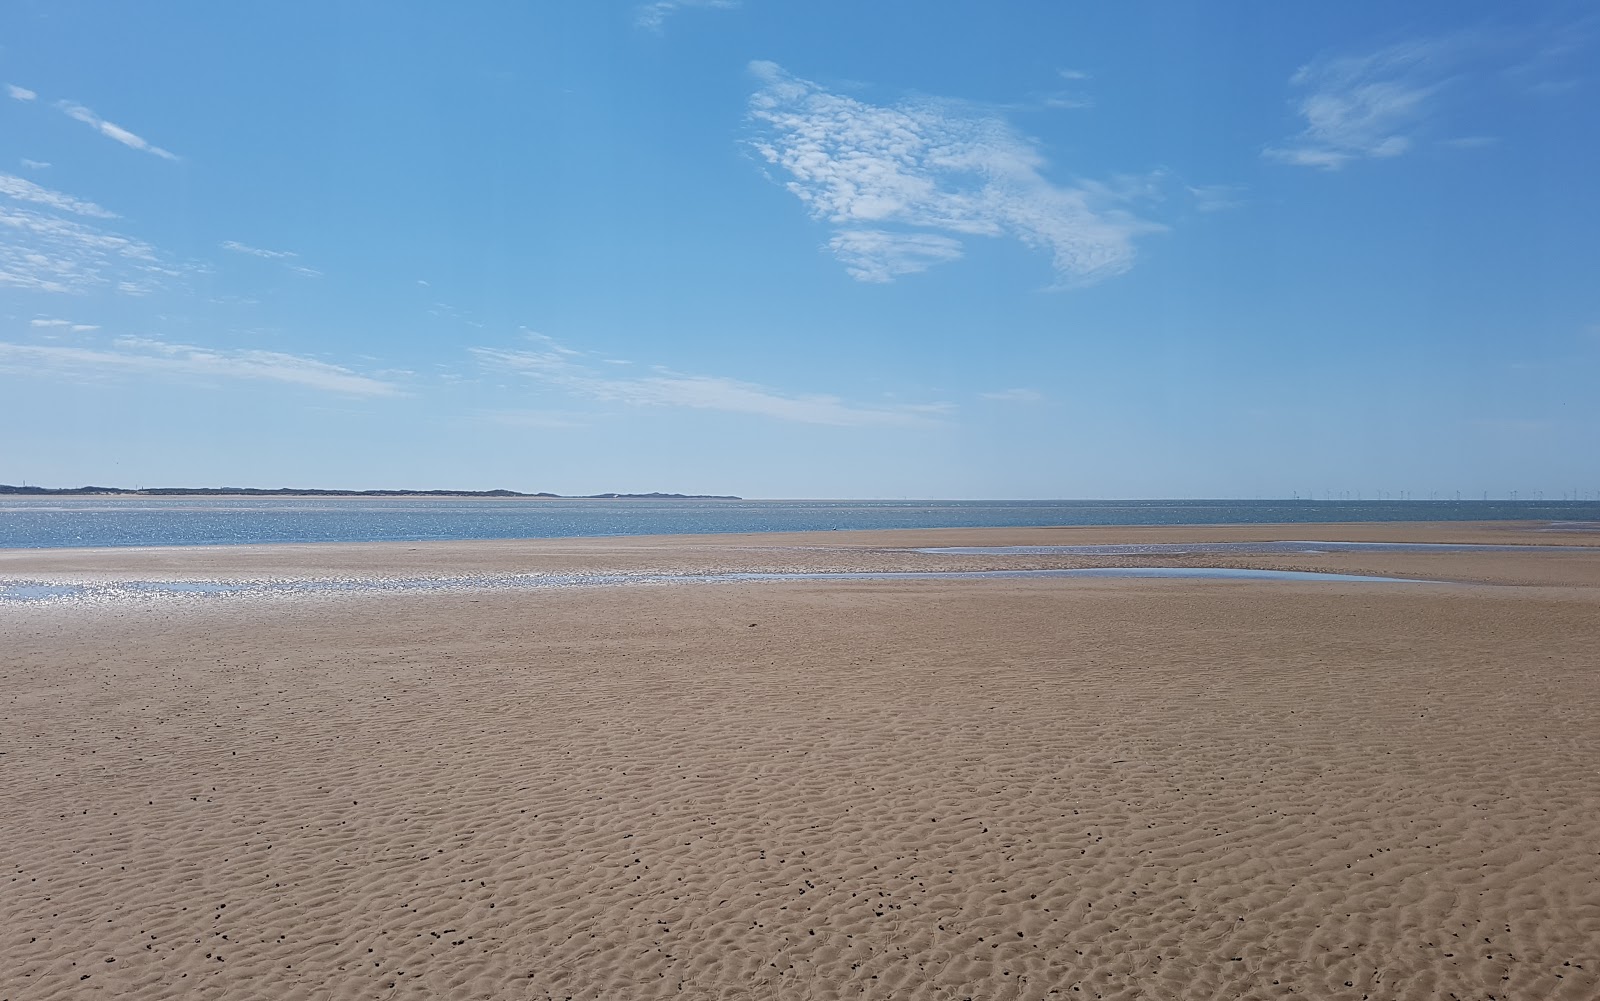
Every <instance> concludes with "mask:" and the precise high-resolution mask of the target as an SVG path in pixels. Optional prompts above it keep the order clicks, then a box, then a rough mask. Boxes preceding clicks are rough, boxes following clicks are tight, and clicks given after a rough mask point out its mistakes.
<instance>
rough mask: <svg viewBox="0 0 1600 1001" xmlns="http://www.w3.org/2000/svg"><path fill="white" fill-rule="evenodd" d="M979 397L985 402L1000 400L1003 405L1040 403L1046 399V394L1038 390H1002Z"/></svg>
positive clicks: (980, 394) (981, 394) (982, 394)
mask: <svg viewBox="0 0 1600 1001" xmlns="http://www.w3.org/2000/svg"><path fill="white" fill-rule="evenodd" d="M978 395H979V396H981V397H982V398H983V399H985V400H998V401H1000V402H1002V403H1038V402H1039V401H1040V400H1042V399H1044V394H1043V393H1041V392H1039V391H1038V390H1037V389H1001V390H998V391H996V392H993V393H979V394H978Z"/></svg>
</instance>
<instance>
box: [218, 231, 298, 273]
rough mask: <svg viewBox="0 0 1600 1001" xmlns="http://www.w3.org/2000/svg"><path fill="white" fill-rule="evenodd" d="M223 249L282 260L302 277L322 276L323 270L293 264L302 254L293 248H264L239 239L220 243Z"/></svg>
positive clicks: (272, 259)
mask: <svg viewBox="0 0 1600 1001" xmlns="http://www.w3.org/2000/svg"><path fill="white" fill-rule="evenodd" d="M220 246H221V247H222V249H223V250H231V251H233V252H234V253H236V254H248V255H249V256H251V257H260V258H262V259H264V260H268V261H282V262H283V266H284V267H286V268H288V269H289V270H290V271H293V272H294V273H295V274H297V275H299V276H301V277H302V278H321V277H322V272H320V271H318V270H317V269H316V268H308V267H306V266H305V265H303V264H291V263H289V262H290V261H293V260H294V259H295V258H298V257H299V256H300V255H299V254H297V253H295V252H294V251H292V250H263V249H261V248H260V247H252V246H250V245H249V244H245V243H240V242H239V241H238V240H224V241H222V243H221V244H220Z"/></svg>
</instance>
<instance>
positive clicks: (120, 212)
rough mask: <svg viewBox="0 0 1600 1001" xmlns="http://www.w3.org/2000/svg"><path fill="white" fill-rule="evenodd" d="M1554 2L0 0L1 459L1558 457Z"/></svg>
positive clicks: (1564, 368) (225, 477)
mask: <svg viewBox="0 0 1600 1001" xmlns="http://www.w3.org/2000/svg"><path fill="white" fill-rule="evenodd" d="M1597 46H1600V15H1596V14H1595V13H1593V11H1592V8H1590V7H1589V6H1588V5H1586V4H1581V3H1570V4H1561V3H1540V4H1523V5H1512V4H1504V3H1500V2H1492V3H1482V2H1455V0H1452V2H1419V3H1414V4H1393V3H1388V2H1382V3H1378V2H1362V0H1354V2H1350V3H1341V4H1282V3H1270V2H1254V3H1251V2H1241V3H1237V4H1213V3H1207V2H1198V0H1197V2H1192V3H1177V2H1172V3H1143V2H1128V3H1116V4H1089V3H1065V2H1053V0H1052V2H1044V0H1038V2H1020V0H1019V2H1006V0H998V2H986V3H976V2H973V3H957V2H950V3H939V4H929V3H926V2H921V0H882V2H874V3H871V4H863V3H860V2H857V0H850V2H843V0H838V2H835V0H807V2H803V3H802V2H781V0H654V2H643V3H640V2H614V3H613V2H601V0H571V2H558V0H551V2H545V3H538V4H532V3H523V2H515V3H513V2H502V3H487V2H486V3H481V4H470V5H457V4H437V3H415V2H391V0H384V2H369V3H357V2H343V0H317V2H314V3H300V2H288V0H286V2H281V3H274V4H252V5H244V4H215V3H209V2H207V3H201V2H177V0H173V2H165V3H162V4H158V5H153V6H152V5H145V4H124V3H112V2H109V0H108V2H98V3H86V2H74V0H15V2H11V3H7V4H5V5H3V6H0V413H3V414H4V417H3V420H0V483H13V484H16V483H30V484H37V485H45V486H77V485H82V484H88V483H93V484H105V485H114V486H125V487H137V486H145V487H151V486H171V485H185V486H220V485H231V486H252V487H279V486H302V487H340V488H369V489H370V488H414V489H428V488H456V489H490V488H508V489H514V490H524V491H554V492H557V493H564V494H583V493H597V492H601V491H625V492H632V491H637V492H644V491H654V490H659V491H673V492H682V493H717V494H739V495H742V496H746V497H841V498H853V497H895V498H898V497H927V498H1119V497H1289V496H1295V495H1298V496H1301V497H1305V496H1316V497H1323V496H1328V497H1344V496H1350V497H1356V496H1361V497H1364V498H1373V497H1377V496H1380V493H1381V494H1382V495H1383V496H1391V497H1392V496H1399V495H1400V494H1401V492H1406V493H1407V494H1408V495H1409V496H1412V497H1417V498H1426V497H1429V496H1432V495H1435V494H1437V495H1438V496H1440V497H1449V496H1454V495H1455V493H1456V492H1457V491H1459V492H1460V494H1461V495H1462V496H1464V497H1478V496H1481V495H1482V494H1484V493H1487V494H1488V495H1489V496H1491V497H1504V496H1508V495H1509V494H1510V493H1511V492H1512V491H1518V492H1519V494H1520V496H1522V497H1532V496H1534V495H1535V494H1536V493H1538V492H1543V493H1544V495H1545V496H1546V497H1550V498H1554V497H1559V496H1564V495H1565V496H1571V495H1574V494H1577V495H1581V496H1584V497H1591V496H1600V241H1597V238H1596V234H1597V233H1600V184H1597V182H1596V178H1600V92H1597V91H1600V48H1597Z"/></svg>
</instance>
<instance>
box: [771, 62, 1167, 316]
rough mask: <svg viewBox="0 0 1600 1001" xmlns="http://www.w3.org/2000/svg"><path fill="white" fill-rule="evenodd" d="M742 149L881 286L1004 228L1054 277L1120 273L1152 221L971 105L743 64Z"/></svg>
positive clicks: (1071, 280) (852, 267)
mask: <svg viewBox="0 0 1600 1001" xmlns="http://www.w3.org/2000/svg"><path fill="white" fill-rule="evenodd" d="M750 69H751V72H753V73H754V74H755V75H756V77H757V79H759V80H760V81H761V83H762V86H761V89H759V90H758V91H756V93H755V95H754V96H753V97H751V99H750V118H751V120H752V121H753V122H754V123H755V124H756V126H757V128H758V136H757V138H756V139H755V141H754V143H753V145H754V147H755V149H756V151H757V152H758V153H759V154H760V155H761V157H762V158H763V159H764V160H765V161H766V162H767V163H769V164H771V165H772V166H774V167H777V168H779V169H781V170H782V171H783V172H784V173H785V174H787V175H788V177H789V178H790V179H789V180H788V181H787V182H786V183H785V187H786V188H787V189H788V190H789V191H790V193H792V194H793V195H795V197H797V198H799V199H800V201H801V202H802V203H803V204H804V205H805V207H806V209H807V210H808V211H809V212H810V213H811V215H812V217H813V218H816V219H818V220H821V221H824V222H827V223H829V224H831V225H832V226H833V227H834V228H835V235H834V237H833V238H832V239H831V240H830V241H829V244H828V246H829V249H831V250H832V251H833V252H834V253H835V254H836V255H837V256H838V257H839V258H840V259H841V260H842V261H843V262H844V264H845V268H846V270H848V271H849V273H850V274H851V275H852V276H854V277H855V278H857V279H859V280H861V281H867V282H886V281H891V280H893V279H894V278H895V277H897V276H899V275H904V274H911V273H914V272H917V271H923V270H926V269H927V268H929V267H932V266H933V265H935V264H940V263H944V262H947V261H952V260H955V259H957V258H959V257H960V256H961V252H962V241H963V240H964V239H965V238H967V237H974V236H984V237H1011V238H1013V239H1016V240H1020V241H1021V242H1022V243H1024V244H1025V245H1027V246H1029V247H1032V248H1034V249H1036V250H1040V251H1043V252H1045V253H1048V254H1049V255H1050V258H1051V263H1052V265H1053V267H1054V268H1055V271H1056V274H1057V276H1058V278H1059V283H1060V284H1063V285H1083V284H1088V283H1091V282H1095V281H1099V280H1102V279H1105V278H1109V277H1112V276H1114V275H1118V274H1121V273H1122V272H1124V271H1127V270H1128V268H1129V267H1131V266H1132V264H1133V258H1134V247H1133V241H1134V238H1135V237H1136V236H1138V235H1140V234H1143V233H1149V232H1152V231H1155V230H1159V229H1161V228H1162V227H1160V226H1158V225H1156V224H1154V223H1151V222H1147V221H1144V220H1141V219H1138V218H1136V217H1135V216H1133V215H1132V214H1131V213H1130V212H1128V211H1127V208H1126V206H1127V204H1128V203H1127V201H1126V199H1125V198H1124V197H1123V192H1121V191H1119V190H1117V188H1116V187H1115V186H1113V185H1106V184H1096V183H1092V182H1083V183H1076V184H1056V183H1053V182H1051V181H1050V180H1048V179H1046V178H1045V176H1044V174H1043V173H1042V172H1043V170H1044V169H1045V167H1046V166H1047V164H1046V162H1045V159H1044V157H1043V156H1042V155H1041V154H1040V152H1039V150H1038V148H1037V146H1036V144H1035V143H1034V142H1033V141H1032V140H1030V139H1028V138H1027V137H1025V136H1023V135H1021V134H1019V133H1018V132H1016V130H1014V129H1013V128H1012V127H1011V126H1010V125H1009V124H1007V123H1006V122H1004V121H1003V120H1001V119H1000V118H998V117H996V116H994V115H992V114H989V113H987V112H985V111H983V110H982V109H977V108H974V107H973V106H971V105H967V104H962V103H959V102H954V101H937V100H917V101H908V102H905V103H902V104H899V105H896V106H894V107H884V106H879V105H873V104H867V103H865V102H863V101H858V100H856V99H854V98H851V97H844V96H842V95H838V94H834V93H831V92H829V91H827V90H825V89H823V88H822V87H820V86H818V85H817V84H815V83H812V82H811V81H809V80H802V79H800V78H799V77H795V76H792V75H790V74H789V73H787V72H785V71H784V70H783V69H782V68H781V67H779V66H778V65H776V64H775V63H770V62H755V63H751V64H750Z"/></svg>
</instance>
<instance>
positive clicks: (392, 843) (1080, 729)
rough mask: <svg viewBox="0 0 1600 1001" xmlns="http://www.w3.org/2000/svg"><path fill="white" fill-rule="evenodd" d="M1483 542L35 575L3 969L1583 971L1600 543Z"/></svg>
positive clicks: (1069, 984)
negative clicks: (1246, 568)
mask: <svg viewBox="0 0 1600 1001" xmlns="http://www.w3.org/2000/svg"><path fill="white" fill-rule="evenodd" d="M1188 532H1189V535H1190V536H1191V537H1193V536H1198V535H1199V534H1200V533H1198V532H1195V531H1194V530H1188ZM1109 534H1113V535H1120V536H1121V537H1122V538H1127V537H1128V536H1129V534H1130V533H1129V532H1128V530H1115V531H1114V532H1110V533H1109ZM1317 537H1319V538H1327V537H1328V536H1326V535H1321V536H1317ZM1413 537H1415V536H1413ZM899 538H903V537H899ZM952 540H959V541H952ZM780 541H781V542H782V544H783V545H789V544H792V543H793V540H748V541H747V542H744V543H741V545H746V546H749V547H750V548H751V549H752V550H754V549H756V548H759V544H761V543H763V542H768V543H772V544H774V545H777V544H778V543H779V542H780ZM813 541H815V540H813ZM906 541H907V543H908V544H911V545H923V544H945V545H960V544H1030V543H1029V542H1018V543H998V542H995V541H994V539H993V537H992V536H985V535H984V533H972V532H967V533H966V534H964V535H962V534H959V533H957V534H950V535H947V536H941V538H940V540H939V541H938V542H924V541H922V540H921V539H917V540H914V541H912V540H906ZM1084 541H1089V540H1087V539H1086V540H1084ZM1094 541H1105V540H1104V539H1103V538H1100V539H1096V540H1094ZM1133 541H1152V540H1150V539H1148V538H1141V539H1136V540H1133ZM1423 541H1430V540H1428V539H1424V540H1423ZM1458 541H1459V540H1458ZM1539 541H1546V542H1555V541H1558V540H1553V539H1546V538H1544V537H1542V536H1541V537H1540V538H1539ZM607 542H608V543H611V544H614V545H616V546H621V547H622V548H627V547H629V546H641V547H642V546H644V545H645V544H644V543H632V542H620V541H618V540H607ZM882 542H883V540H881V539H875V540H871V541H870V542H868V543H864V544H862V545H864V547H865V549H864V550H863V551H865V550H870V549H872V548H873V547H875V546H879V545H881V543H882ZM1034 544H1036V543H1034ZM543 545H546V546H552V547H556V546H558V544H555V543H544V544H543ZM652 545H657V544H652ZM705 545H710V544H709V543H706V542H703V541H700V540H697V541H695V542H693V544H692V547H699V546H705ZM684 546H685V547H686V549H685V551H688V549H689V548H692V547H691V546H690V544H689V543H687V542H686V543H684ZM571 548H573V549H576V550H583V549H585V548H586V546H585V545H575V546H572V547H571ZM596 548H597V549H605V547H604V546H596ZM606 551H607V552H613V553H615V552H620V551H621V550H619V549H610V550H606ZM694 551H695V552H699V551H700V550H698V549H695V550H694ZM185 552H195V551H185ZM529 552H532V550H531V549H530V550H524V551H523V554H522V555H520V556H517V557H516V560H517V561H519V565H525V564H528V563H529V561H530V560H531V561H533V562H535V563H537V558H536V557H534V556H529V555H528V553H529ZM1556 555H1560V554H1556ZM157 556H158V557H159V558H160V559H161V560H164V561H166V564H167V565H168V566H169V568H171V570H172V572H174V573H185V574H203V573H205V572H208V571H206V570H205V566H203V565H202V566H197V565H196V562H197V561H198V562H200V563H204V561H216V560H225V559H226V558H227V557H226V554H219V553H216V552H211V553H206V554H203V555H202V556H199V557H194V558H192V559H189V558H186V557H184V556H182V555H181V554H173V553H165V554H159V553H158V554H157ZM436 556H437V558H438V559H440V560H444V559H445V554H444V553H443V551H442V550H441V551H440V552H439V553H438V554H436ZM71 558H72V559H76V560H85V559H89V557H86V556H84V555H83V554H77V555H75V556H72V557H71ZM124 558H125V559H129V560H132V561H133V562H134V563H135V564H136V565H135V567H134V569H133V570H132V571H129V569H128V566H127V565H125V564H124V565H118V564H116V562H115V557H114V555H113V556H104V557H101V558H100V559H101V560H102V562H103V566H104V569H105V570H106V572H108V573H123V572H147V571H148V566H146V567H145V568H144V569H143V570H141V568H140V567H139V566H137V563H138V560H140V559H154V558H156V557H139V556H125V557H124ZM261 558H262V559H263V560H268V561H269V562H270V560H288V559H291V557H287V556H283V555H282V554H278V555H272V554H268V555H267V556H264V557H261ZM292 558H293V559H299V560H302V561H305V560H308V559H310V557H308V556H304V555H300V556H294V557H292ZM363 558H364V559H383V560H390V561H391V562H393V561H399V562H403V561H404V559H405V557H404V556H403V554H390V555H387V556H381V557H378V556H370V555H369V556H368V557H363ZM433 558H435V557H434V556H430V559H433ZM472 558H473V557H472V556H471V554H470V547H469V553H468V555H467V556H466V557H464V559H465V560H466V561H468V562H470V560H471V559H472ZM560 558H561V559H566V558H567V557H566V556H562V557H560ZM574 558H575V557H574ZM609 558H611V559H612V561H613V562H624V561H625V559H624V557H621V556H613V557H609ZM743 558H745V557H744V556H737V557H734V556H726V555H725V556H722V557H713V556H705V557H703V560H704V561H706V562H715V560H716V559H721V560H722V561H723V562H724V563H727V562H736V561H737V560H738V559H743ZM828 558H829V559H832V558H833V557H828ZM873 558H874V559H876V558H879V557H873ZM896 558H898V557H896ZM1412 558H1414V557H1412V556H1410V555H1407V554H1392V555H1383V556H1378V555H1365V554H1363V555H1362V557H1361V559H1362V560H1363V561H1364V562H1363V565H1364V566H1365V565H1370V566H1371V567H1373V568H1374V569H1384V568H1387V570H1388V571H1390V572H1392V571H1393V569H1394V567H1395V566H1397V565H1410V564H1407V563H1406V560H1409V559H1412ZM186 559H189V562H188V563H186V562H185V560H186ZM551 559H554V557H551ZM648 559H650V560H652V561H664V562H665V563H666V564H667V565H672V563H671V560H672V559H673V548H672V544H670V543H659V544H658V548H656V549H653V550H651V555H650V556H649V557H648ZM698 559H701V557H685V558H684V559H682V560H681V565H698V564H696V560H698ZM1425 559H1428V560H1437V559H1445V557H1443V556H1432V555H1429V556H1426V557H1425ZM1497 560H1500V561H1501V562H1499V563H1496V562H1495V561H1497ZM1396 561H1399V563H1396ZM1469 563H1470V565H1471V567H1473V568H1474V569H1472V571H1471V573H1466V574H1458V575H1457V576H1458V577H1464V578H1474V577H1476V578H1494V576H1495V574H1496V572H1497V571H1495V570H1494V567H1495V566H1501V567H1509V568H1510V569H1509V570H1505V571H1504V572H1503V573H1502V576H1504V577H1505V578H1506V579H1511V580H1516V581H1519V582H1521V583H1519V584H1516V585H1480V584H1467V585H1461V584H1452V585H1431V584H1429V585H1380V584H1349V583H1339V584H1336V583H1316V584H1285V583H1266V582H1233V581H1189V580H1042V581H1018V580H956V581H949V580H917V581H904V582H899V581H895V582H884V581H857V582H820V583H819V582H809V581H808V582H790V583H760V584H737V585H727V584H722V585H692V584H683V585H671V586H650V587H643V586H641V587H632V588H582V589H575V590H566V591H551V592H526V593H507V592H492V593H489V592H486V593H481V594H472V593H464V594H439V595H383V596H371V597H344V598H338V599H318V600H309V599H283V600H261V601H252V602H229V601H205V600H193V601H181V600H158V599H152V600H149V601H143V602H126V603H120V604H116V605H113V606H107V607H103V608H93V609H74V608H50V607H42V608H21V607H18V608H0V626H3V627H4V632H5V642H4V644H3V645H0V752H3V753H0V794H3V796H4V801H5V803H6V804H7V809H6V810H5V811H4V812H3V814H0V845H3V846H4V847H3V848H0V860H3V862H4V872H3V873H0V878H3V879H4V883H3V884H0V886H3V889H4V892H3V893H0V998H14V999H23V998H29V999H32V998H40V999H46V998H69V997H70V998H76V997H83V996H106V997H134V998H165V997H172V996H175V995H179V994H181V995H182V996H185V997H188V996H193V997H201V998H203V997H273V998H305V999H312V998H319V999H320V998H330V997H331V998H369V997H370V998H402V997H412V998H426V997H459V998H503V997H504V998H511V997H517V998H585V999H600V998H620V997H689V998H791V997H792V998H891V997H894V998H967V997H971V998H986V999H987V998H1007V999H1009V998H1043V999H1050V998H1277V997H1292V996H1301V997H1317V998H1340V999H1344V998H1348V999H1351V1001H1356V999H1363V998H1365V999H1374V1001H1375V999H1379V998H1433V997H1451V996H1456V997H1460V998H1487V997H1494V998H1562V999H1572V1001H1578V999H1585V1001H1586V999H1592V998H1594V997H1596V996H1600V977H1597V972H1600V948H1597V945H1596V943H1600V848H1597V846H1596V844H1595V831H1597V830H1600V788H1597V786H1596V785H1595V782H1594V776H1595V775H1596V771H1597V766H1600V723H1597V722H1596V721H1597V720H1600V678H1597V670H1600V662H1597V654H1596V650H1600V587H1596V586H1595V585H1594V584H1590V583H1585V582H1586V581H1589V580H1592V579H1593V578H1592V576H1586V575H1592V573H1593V568H1594V565H1595V564H1596V563H1600V550H1597V551H1596V553H1595V554H1594V555H1593V556H1592V557H1590V556H1589V555H1588V554H1578V555H1577V557H1571V556H1565V555H1561V558H1559V559H1557V558H1554V556H1553V557H1552V558H1551V559H1550V560H1548V561H1544V560H1543V557H1540V556H1533V555H1527V556H1524V555H1520V554H1511V555H1509V556H1506V557H1503V558H1502V557H1501V556H1500V554H1485V555H1469V556H1461V557H1460V559H1459V560H1458V561H1457V562H1456V563H1455V564H1453V565H1454V566H1456V567H1457V568H1458V569H1459V568H1460V567H1463V566H1467V565H1468V564H1469ZM1580 564H1581V567H1582V568H1581V569H1574V568H1575V567H1579V566H1580ZM207 565H210V564H207ZM0 567H5V571H4V572H6V573H12V572H13V571H12V570H11V569H10V568H9V567H6V566H5V564H3V563H0ZM1547 568H1548V569H1549V572H1550V574H1551V575H1552V577H1551V579H1549V580H1543V579H1541V578H1539V574H1540V573H1543V572H1544V571H1545V570H1546V569H1547ZM1558 585H1559V586H1558Z"/></svg>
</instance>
